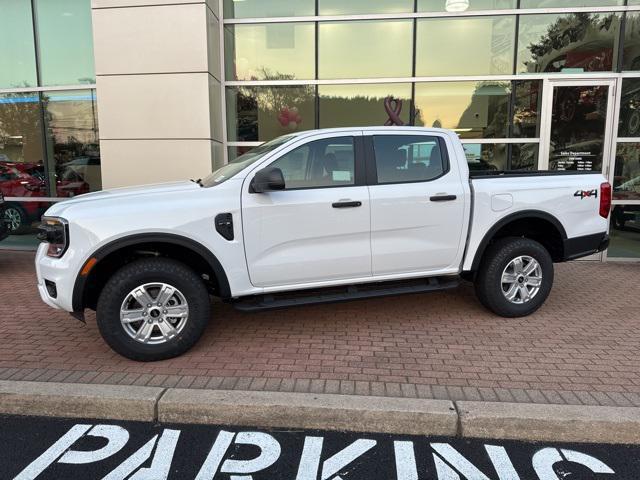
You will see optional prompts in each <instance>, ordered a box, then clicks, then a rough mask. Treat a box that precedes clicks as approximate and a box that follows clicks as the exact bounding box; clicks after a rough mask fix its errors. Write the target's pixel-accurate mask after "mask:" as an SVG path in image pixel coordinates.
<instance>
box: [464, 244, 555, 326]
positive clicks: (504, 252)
mask: <svg viewBox="0 0 640 480" xmlns="http://www.w3.org/2000/svg"><path fill="white" fill-rule="evenodd" d="M522 256H524V257H531V258H533V259H534V260H536V261H537V262H538V264H539V265H540V269H541V272H542V281H541V284H540V288H539V290H538V291H537V293H536V294H535V295H534V296H533V298H531V299H530V300H528V301H527V302H526V303H514V302H512V301H509V300H508V299H507V298H506V296H505V293H504V290H503V284H502V274H503V272H504V271H505V269H506V268H507V266H508V265H509V264H510V263H511V262H512V261H513V260H515V259H517V258H518V257H522ZM553 274H554V271H553V260H552V258H551V255H549V252H548V251H547V249H546V248H544V247H543V246H542V245H541V244H540V243H538V242H536V241H534V240H530V239H528V238H515V237H509V238H503V239H500V240H498V241H496V242H495V243H493V244H492V245H490V246H489V247H488V248H487V250H486V252H485V254H484V257H483V259H482V262H481V263H480V268H479V270H478V273H477V275H476V279H475V290H476V295H477V297H478V299H479V300H480V303H482V305H484V306H485V307H486V308H487V309H489V310H491V311H492V312H493V313H495V314H497V315H500V316H502V317H506V318H515V317H525V316H527V315H530V314H532V313H533V312H535V311H536V310H538V309H539V308H540V307H541V306H542V304H544V302H545V301H546V299H547V297H548V296H549V293H550V292H551V287H552V286H553ZM505 288H506V286H505ZM525 288H526V287H525ZM518 295H519V296H520V294H518ZM514 301H521V298H516V299H514Z"/></svg>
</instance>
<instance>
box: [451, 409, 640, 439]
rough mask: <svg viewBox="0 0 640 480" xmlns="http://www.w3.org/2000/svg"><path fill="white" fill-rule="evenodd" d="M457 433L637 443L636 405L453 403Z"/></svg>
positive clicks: (639, 429)
mask: <svg viewBox="0 0 640 480" xmlns="http://www.w3.org/2000/svg"><path fill="white" fill-rule="evenodd" d="M456 406H457V408H458V414H459V417H460V428H461V431H460V435H461V436H462V437H467V438H500V439H505V440H532V441H554V442H593V443H623V444H640V408H636V407H594V406H577V405H538V404H523V403H497V402H456Z"/></svg>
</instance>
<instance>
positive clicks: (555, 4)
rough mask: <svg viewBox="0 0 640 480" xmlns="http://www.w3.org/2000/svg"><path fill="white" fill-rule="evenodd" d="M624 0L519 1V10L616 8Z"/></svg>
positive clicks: (622, 3)
mask: <svg viewBox="0 0 640 480" xmlns="http://www.w3.org/2000/svg"><path fill="white" fill-rule="evenodd" d="M621 5H624V0H520V8H574V7H616V6H621Z"/></svg>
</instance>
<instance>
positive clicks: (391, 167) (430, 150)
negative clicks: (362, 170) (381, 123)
mask: <svg viewBox="0 0 640 480" xmlns="http://www.w3.org/2000/svg"><path fill="white" fill-rule="evenodd" d="M373 146H374V150H375V156H376V169H377V172H378V183H407V182H427V181H429V180H433V179H435V178H438V177H440V176H441V175H442V174H443V173H444V172H445V161H444V154H443V152H442V149H441V147H440V141H439V140H438V138H437V137H428V136H424V135H380V136H375V137H373Z"/></svg>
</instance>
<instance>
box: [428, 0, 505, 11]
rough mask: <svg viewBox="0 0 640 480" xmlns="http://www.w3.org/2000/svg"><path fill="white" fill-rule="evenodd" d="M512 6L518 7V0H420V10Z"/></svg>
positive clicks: (461, 9)
mask: <svg viewBox="0 0 640 480" xmlns="http://www.w3.org/2000/svg"><path fill="white" fill-rule="evenodd" d="M510 8H516V0H450V1H447V0H418V11H419V12H457V11H465V10H507V9H510Z"/></svg>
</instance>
